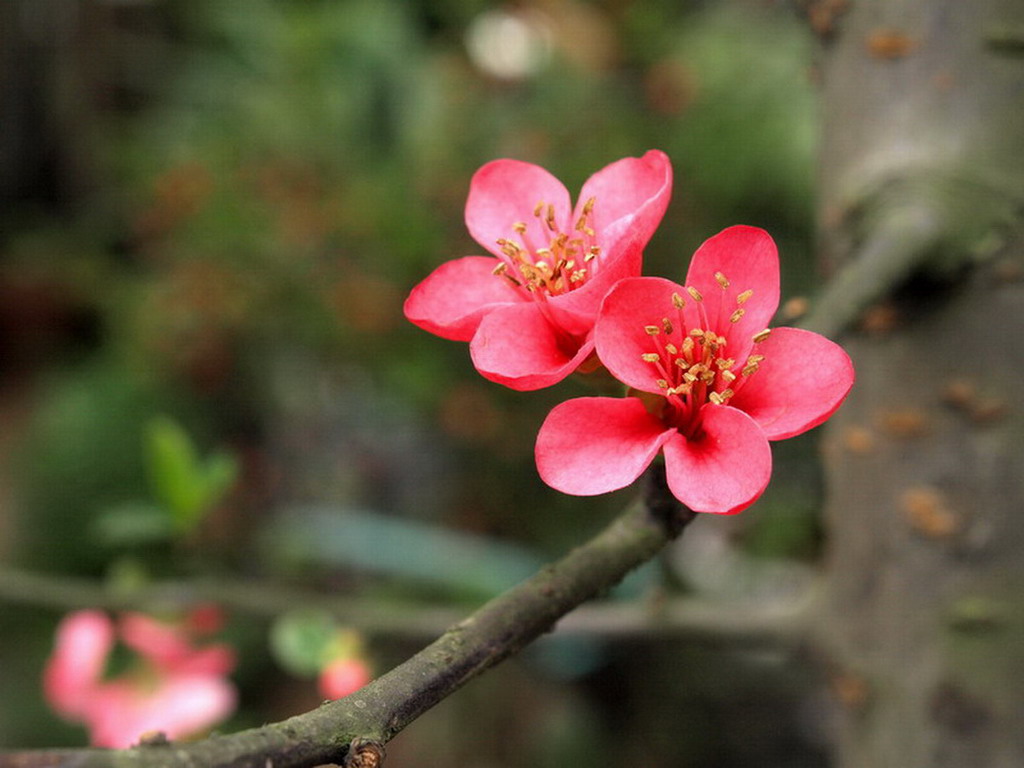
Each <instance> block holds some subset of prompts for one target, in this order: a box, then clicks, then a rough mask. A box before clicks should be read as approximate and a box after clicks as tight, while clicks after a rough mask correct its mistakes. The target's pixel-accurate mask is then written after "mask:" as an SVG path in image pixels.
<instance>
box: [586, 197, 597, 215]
mask: <svg viewBox="0 0 1024 768" xmlns="http://www.w3.org/2000/svg"><path fill="white" fill-rule="evenodd" d="M595 202H597V198H596V197H591V198H589V199H588V200H587V202H585V203H584V204H583V215H584V216H589V215H590V212H591V211H592V210H594V203H595Z"/></svg>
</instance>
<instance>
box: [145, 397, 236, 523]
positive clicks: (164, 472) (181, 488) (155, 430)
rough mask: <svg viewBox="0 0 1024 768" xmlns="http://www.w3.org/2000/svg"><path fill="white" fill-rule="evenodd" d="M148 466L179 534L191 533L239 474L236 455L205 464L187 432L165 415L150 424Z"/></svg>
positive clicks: (212, 458) (219, 456) (156, 491)
mask: <svg viewBox="0 0 1024 768" xmlns="http://www.w3.org/2000/svg"><path fill="white" fill-rule="evenodd" d="M146 463H147V469H148V470H149V476H150V480H151V482H152V485H153V492H154V494H155V495H156V497H157V501H158V502H159V503H160V505H161V506H162V507H163V508H164V510H165V511H166V512H167V514H168V516H169V517H170V519H171V522H172V524H173V527H174V530H175V531H178V532H179V533H187V532H188V531H191V530H192V529H193V528H194V527H195V526H196V524H197V523H199V521H200V520H202V518H203V516H204V515H205V514H206V513H207V512H208V511H209V510H210V509H211V508H212V507H213V506H214V505H215V504H216V503H217V502H218V501H220V499H221V498H222V497H223V496H224V494H225V493H226V492H227V491H228V490H229V489H230V488H231V486H232V484H233V483H234V482H235V478H236V477H237V475H238V463H237V462H236V460H235V458H234V457H233V456H231V455H229V454H226V453H215V454H213V455H212V456H210V458H209V459H207V460H206V461H203V460H202V459H201V458H200V457H199V454H198V451H197V450H196V446H195V444H194V443H193V442H192V439H191V438H190V437H189V435H188V433H187V432H185V430H184V429H183V428H182V427H181V425H179V424H178V423H177V422H175V421H172V420H171V419H169V418H167V417H165V416H161V417H158V418H156V419H153V420H152V421H151V422H150V424H149V428H148V430H147V434H146Z"/></svg>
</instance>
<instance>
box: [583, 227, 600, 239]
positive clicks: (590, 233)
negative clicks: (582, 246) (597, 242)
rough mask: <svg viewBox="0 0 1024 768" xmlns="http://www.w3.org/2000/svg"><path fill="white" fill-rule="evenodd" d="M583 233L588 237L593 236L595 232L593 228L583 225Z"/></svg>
mask: <svg viewBox="0 0 1024 768" xmlns="http://www.w3.org/2000/svg"><path fill="white" fill-rule="evenodd" d="M583 233H584V234H585V235H587V236H588V237H593V236H594V235H596V234H597V232H596V231H595V230H594V228H593V227H584V228H583Z"/></svg>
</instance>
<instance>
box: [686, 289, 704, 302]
mask: <svg viewBox="0 0 1024 768" xmlns="http://www.w3.org/2000/svg"><path fill="white" fill-rule="evenodd" d="M686 292H687V293H688V294H690V297H691V298H692V299H693V300H694V301H704V297H703V296H701V295H700V291H698V290H697V289H696V288H694V287H693V286H692V285H688V286H686Z"/></svg>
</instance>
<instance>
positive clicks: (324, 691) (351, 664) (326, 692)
mask: <svg viewBox="0 0 1024 768" xmlns="http://www.w3.org/2000/svg"><path fill="white" fill-rule="evenodd" d="M371 679H372V676H371V675H370V668H369V667H368V666H367V665H366V662H365V661H363V660H362V659H359V658H355V657H349V658H340V659H335V660H334V661H331V662H330V663H329V664H327V666H325V667H324V668H323V669H322V670H321V671H320V677H319V679H318V680H317V684H318V687H319V688H320V693H321V695H323V696H324V697H325V698H328V699H342V698H344V697H345V696H348V695H349V694H350V693H355V692H356V691H358V690H359V689H360V688H362V687H363V686H364V685H366V684H367V683H369V682H370V680H371Z"/></svg>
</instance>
